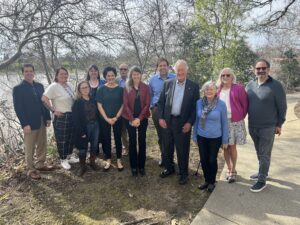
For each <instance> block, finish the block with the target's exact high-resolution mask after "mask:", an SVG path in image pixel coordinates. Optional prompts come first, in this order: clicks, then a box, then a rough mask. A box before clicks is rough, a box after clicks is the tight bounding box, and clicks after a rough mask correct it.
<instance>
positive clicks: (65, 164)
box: [60, 159, 71, 170]
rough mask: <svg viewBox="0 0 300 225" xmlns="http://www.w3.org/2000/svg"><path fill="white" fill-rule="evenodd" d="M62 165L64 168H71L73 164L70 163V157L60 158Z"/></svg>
mask: <svg viewBox="0 0 300 225" xmlns="http://www.w3.org/2000/svg"><path fill="white" fill-rule="evenodd" d="M60 165H61V166H62V168H64V169H65V170H69V169H71V166H70V164H69V160H68V159H61V160H60Z"/></svg>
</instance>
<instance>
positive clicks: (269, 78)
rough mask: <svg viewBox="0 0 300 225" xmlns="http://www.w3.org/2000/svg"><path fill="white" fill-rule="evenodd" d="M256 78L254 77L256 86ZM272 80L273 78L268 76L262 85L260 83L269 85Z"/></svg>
mask: <svg viewBox="0 0 300 225" xmlns="http://www.w3.org/2000/svg"><path fill="white" fill-rule="evenodd" d="M257 80H258V78H257V77H255V82H256V83H257V84H258V81H257ZM272 80H273V78H272V77H271V76H270V75H268V79H267V80H266V81H265V82H264V83H262V84H266V83H269V82H271V81H272Z"/></svg>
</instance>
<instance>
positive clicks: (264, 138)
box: [249, 127, 276, 183]
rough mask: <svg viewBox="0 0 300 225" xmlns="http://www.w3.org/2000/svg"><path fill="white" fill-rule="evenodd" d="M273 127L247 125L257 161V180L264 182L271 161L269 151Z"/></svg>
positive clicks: (271, 146) (273, 131) (270, 149)
mask: <svg viewBox="0 0 300 225" xmlns="http://www.w3.org/2000/svg"><path fill="white" fill-rule="evenodd" d="M275 130H276V128H275V127H267V128H254V127H249V133H250V136H251V138H252V140H253V142H254V146H255V150H256V155H257V159H258V161H259V171H258V181H260V182H263V183H265V182H266V177H267V175H268V172H269V168H270V163H271V153H272V148H273V143H274V137H275Z"/></svg>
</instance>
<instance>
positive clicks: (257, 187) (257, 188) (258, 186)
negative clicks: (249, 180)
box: [250, 181, 267, 192]
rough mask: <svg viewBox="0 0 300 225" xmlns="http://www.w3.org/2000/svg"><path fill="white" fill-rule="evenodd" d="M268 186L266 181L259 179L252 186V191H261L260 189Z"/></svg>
mask: <svg viewBox="0 0 300 225" xmlns="http://www.w3.org/2000/svg"><path fill="white" fill-rule="evenodd" d="M266 186H267V185H266V183H264V182H261V181H257V182H256V183H255V184H254V185H253V186H252V187H251V188H250V191H252V192H260V191H262V190H264V189H265V187H266Z"/></svg>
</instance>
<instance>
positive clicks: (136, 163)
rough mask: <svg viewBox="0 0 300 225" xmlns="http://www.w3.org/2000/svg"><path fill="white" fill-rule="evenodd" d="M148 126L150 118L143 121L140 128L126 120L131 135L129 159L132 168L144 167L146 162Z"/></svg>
mask: <svg viewBox="0 0 300 225" xmlns="http://www.w3.org/2000/svg"><path fill="white" fill-rule="evenodd" d="M147 127H148V119H144V120H142V121H141V124H140V126H139V127H138V128H136V127H133V126H131V125H130V124H129V121H128V120H126V128H127V130H128V136H129V161H130V166H131V168H132V169H137V168H139V169H144V168H145V162H146V131H147ZM137 134H138V146H139V150H138V151H137Z"/></svg>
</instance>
